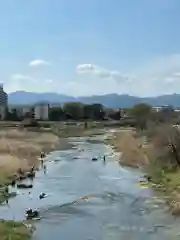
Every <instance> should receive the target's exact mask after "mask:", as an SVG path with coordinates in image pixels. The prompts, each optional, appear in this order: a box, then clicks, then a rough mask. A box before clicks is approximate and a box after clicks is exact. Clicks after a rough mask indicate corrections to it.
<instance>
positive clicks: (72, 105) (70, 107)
mask: <svg viewBox="0 0 180 240" xmlns="http://www.w3.org/2000/svg"><path fill="white" fill-rule="evenodd" d="M63 111H64V113H65V114H66V115H68V116H69V117H71V118H72V119H74V120H79V119H82V118H84V105H83V104H82V103H79V102H69V103H65V104H64V106H63Z"/></svg>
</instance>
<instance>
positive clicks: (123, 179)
mask: <svg viewBox="0 0 180 240" xmlns="http://www.w3.org/2000/svg"><path fill="white" fill-rule="evenodd" d="M92 138H95V139H97V140H98V139H99V140H101V139H102V138H103V136H99V135H98V136H96V137H92ZM87 139H89V138H76V139H73V138H71V139H70V141H72V142H73V143H75V146H76V147H74V148H73V149H71V150H67V151H55V152H53V153H51V154H50V155H49V156H47V169H48V170H47V173H45V174H44V172H43V171H42V170H41V171H39V172H38V173H37V177H36V179H35V180H34V187H33V189H32V191H31V193H30V194H29V190H21V191H19V190H18V191H19V195H18V196H17V197H16V198H14V199H11V200H10V201H9V206H7V205H4V206H2V207H0V216H1V218H5V219H15V220H23V219H24V211H25V209H26V208H29V207H31V208H38V209H40V214H41V220H40V221H35V222H33V223H34V224H35V226H36V231H35V233H34V235H33V239H34V240H49V239H53V240H56V239H57V240H59V239H68V240H74V239H78V240H85V239H88V240H90V239H97V240H101V239H102V240H106V239H111V240H116V239H118V240H120V239H123V240H126V239H127V240H130V239H133V240H136V239H138V240H139V239H144V238H146V240H156V239H158V240H161V239H162V240H166V239H168V240H169V239H179V235H178V232H180V231H179V230H178V228H179V224H180V221H179V219H175V218H173V217H172V216H170V215H169V214H168V213H167V212H166V207H165V205H164V203H163V202H162V200H161V201H159V198H158V196H157V198H155V197H156V196H155V193H154V192H153V190H152V189H148V188H140V187H139V186H138V184H137V183H138V181H139V179H140V178H142V174H141V173H140V172H138V171H137V170H132V169H125V168H121V167H120V166H119V165H118V164H117V162H116V161H115V158H116V156H115V155H114V154H113V152H112V149H111V147H110V146H107V145H105V144H103V143H102V141H99V144H97V143H90V142H89V141H87V142H86V140H87ZM75 140H76V142H75ZM104 154H105V155H107V161H106V164H104V163H103V160H99V161H97V162H92V161H91V159H92V157H94V156H102V155H104ZM13 191H14V190H13ZM41 192H45V193H46V194H48V196H47V198H45V199H42V200H39V198H38V196H39V194H40V193H41ZM83 196H88V199H81V197H83ZM152 197H153V198H152Z"/></svg>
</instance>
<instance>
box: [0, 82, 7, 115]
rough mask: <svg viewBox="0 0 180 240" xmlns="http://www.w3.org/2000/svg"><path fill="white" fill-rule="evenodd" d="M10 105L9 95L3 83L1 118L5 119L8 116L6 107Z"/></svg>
mask: <svg viewBox="0 0 180 240" xmlns="http://www.w3.org/2000/svg"><path fill="white" fill-rule="evenodd" d="M7 106H8V95H7V93H6V92H5V91H4V89H3V84H0V119H1V120H4V119H5V117H6V108H7Z"/></svg>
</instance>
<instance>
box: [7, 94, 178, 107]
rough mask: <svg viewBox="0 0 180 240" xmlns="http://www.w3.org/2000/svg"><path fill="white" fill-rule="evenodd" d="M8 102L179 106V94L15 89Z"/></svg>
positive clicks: (18, 103) (14, 103) (109, 105)
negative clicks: (72, 93)
mask: <svg viewBox="0 0 180 240" xmlns="http://www.w3.org/2000/svg"><path fill="white" fill-rule="evenodd" d="M8 101H9V104H13V105H20V104H21V105H22V104H24V105H26V104H35V103H38V102H49V103H64V102H75V101H77V102H83V103H87V104H88V103H89V104H91V103H101V104H103V105H104V106H106V107H110V108H118V107H131V106H133V105H135V104H137V103H142V102H143V103H148V104H150V105H152V106H162V105H172V106H174V107H180V94H171V95H162V96H158V97H146V98H140V97H134V96H130V95H118V94H105V95H93V96H88V97H78V98H75V97H72V96H67V95H62V94H57V93H52V92H49V93H33V92H25V91H17V92H13V93H10V94H9V100H8Z"/></svg>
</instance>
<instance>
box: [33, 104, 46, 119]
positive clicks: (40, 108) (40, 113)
mask: <svg viewBox="0 0 180 240" xmlns="http://www.w3.org/2000/svg"><path fill="white" fill-rule="evenodd" d="M34 118H35V119H36V120H48V119H49V104H38V105H36V106H35V107H34Z"/></svg>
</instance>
